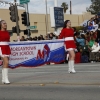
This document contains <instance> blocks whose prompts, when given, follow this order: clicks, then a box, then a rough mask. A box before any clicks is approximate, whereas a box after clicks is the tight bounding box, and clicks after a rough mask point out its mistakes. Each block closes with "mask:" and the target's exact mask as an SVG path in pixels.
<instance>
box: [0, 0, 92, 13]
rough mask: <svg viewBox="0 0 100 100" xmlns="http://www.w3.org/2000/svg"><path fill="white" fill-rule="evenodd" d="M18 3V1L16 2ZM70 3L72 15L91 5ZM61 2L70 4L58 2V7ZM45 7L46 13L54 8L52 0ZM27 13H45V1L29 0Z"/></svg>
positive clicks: (81, 1)
mask: <svg viewBox="0 0 100 100" xmlns="http://www.w3.org/2000/svg"><path fill="white" fill-rule="evenodd" d="M0 1H9V2H11V1H13V0H0ZM17 1H19V0H17ZM71 1H72V13H73V14H82V13H83V12H86V7H89V6H90V5H91V0H71ZM62 2H66V3H67V4H68V5H69V3H70V0H58V6H59V7H60V6H61V4H62ZM47 4H48V5H47V6H48V13H49V8H50V7H52V6H54V0H47ZM8 7H9V6H8V5H6V7H3V6H0V8H8ZM29 12H30V13H41V14H42V13H43V14H44V13H46V6H45V0H30V3H29ZM67 14H69V9H68V10H67Z"/></svg>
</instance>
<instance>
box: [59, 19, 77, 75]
mask: <svg viewBox="0 0 100 100" xmlns="http://www.w3.org/2000/svg"><path fill="white" fill-rule="evenodd" d="M63 38H64V39H65V49H66V50H67V51H68V54H69V61H68V67H69V69H68V72H69V73H76V71H75V69H74V59H75V49H76V44H75V41H74V30H73V29H72V28H71V22H70V20H66V21H65V22H64V26H63V29H62V31H61V33H60V36H59V39H63Z"/></svg>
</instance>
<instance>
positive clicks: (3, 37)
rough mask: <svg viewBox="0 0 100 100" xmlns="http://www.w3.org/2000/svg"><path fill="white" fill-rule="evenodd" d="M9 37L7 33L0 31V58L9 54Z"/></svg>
mask: <svg viewBox="0 0 100 100" xmlns="http://www.w3.org/2000/svg"><path fill="white" fill-rule="evenodd" d="M9 41H10V35H9V32H8V31H1V30H0V56H1V57H4V56H8V57H9V55H10V54H11V51H10V47H9Z"/></svg>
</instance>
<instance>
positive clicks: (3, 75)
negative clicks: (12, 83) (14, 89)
mask: <svg viewBox="0 0 100 100" xmlns="http://www.w3.org/2000/svg"><path fill="white" fill-rule="evenodd" d="M2 83H4V71H3V68H2Z"/></svg>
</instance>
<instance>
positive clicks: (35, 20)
mask: <svg viewBox="0 0 100 100" xmlns="http://www.w3.org/2000/svg"><path fill="white" fill-rule="evenodd" d="M23 12H24V10H18V15H19V19H20V20H19V26H20V29H21V30H25V29H26V27H25V26H24V25H23V24H22V21H21V14H22V13H23ZM9 13H10V11H9V10H8V9H0V19H2V20H5V21H6V22H7V25H8V30H9V31H11V30H12V27H14V26H16V23H15V22H12V21H11V20H10V14H9ZM29 17H30V26H36V27H37V28H36V29H34V30H31V37H34V36H39V35H40V34H41V35H46V34H47V33H46V15H45V14H34V13H33V14H32V13H30V15H29ZM91 17H93V15H91V13H83V14H80V15H78V14H76V15H75V14H72V15H69V14H64V19H65V20H67V19H68V20H71V22H72V26H80V24H81V23H82V22H83V21H84V20H89V19H90V18H91ZM47 27H48V32H54V28H51V24H50V15H49V14H48V26H47ZM23 35H24V34H23V31H21V33H20V37H21V36H23ZM25 37H27V36H25ZM16 39H17V34H16V33H13V34H12V35H11V41H13V40H16Z"/></svg>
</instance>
